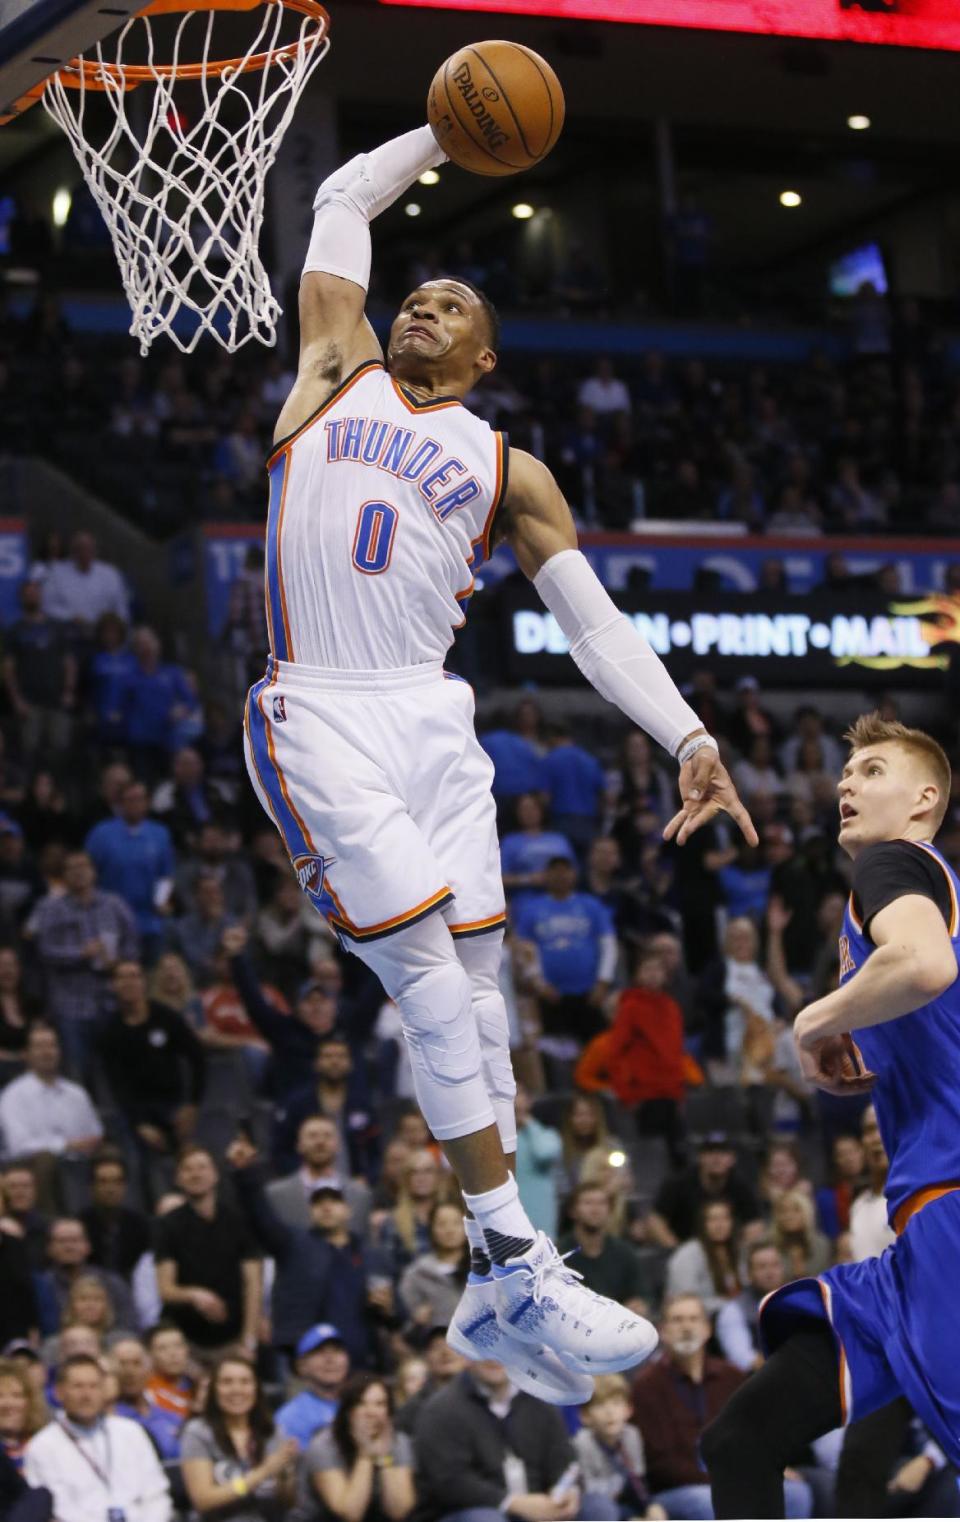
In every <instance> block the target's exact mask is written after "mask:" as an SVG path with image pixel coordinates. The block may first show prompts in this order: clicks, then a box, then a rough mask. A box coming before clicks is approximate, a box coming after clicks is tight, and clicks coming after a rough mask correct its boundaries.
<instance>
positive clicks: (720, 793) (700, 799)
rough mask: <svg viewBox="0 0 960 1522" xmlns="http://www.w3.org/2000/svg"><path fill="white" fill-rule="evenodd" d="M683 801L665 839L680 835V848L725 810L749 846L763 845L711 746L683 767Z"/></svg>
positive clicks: (725, 770)
mask: <svg viewBox="0 0 960 1522" xmlns="http://www.w3.org/2000/svg"><path fill="white" fill-rule="evenodd" d="M680 798H681V800H682V803H683V807H682V808H681V810H680V812H679V813H678V814H674V816H673V818H672V819H671V820H670V823H669V824H668V825H667V827H666V829H665V830H664V832H663V838H664V840H673V838H674V836H676V840H677V845H678V846H682V845H685V844H686V842H687V841H688V840H689V839H690V836H691V835H692V834H693V833H694V831H695V830H699V829H700V827H701V826H702V825H705V824H709V823H710V820H711V819H713V818H714V817H715V815H717V814H719V812H720V810H721V809H723V810H724V812H725V813H727V814H729V815H730V818H731V819H732V820H733V822H734V824H735V825H737V827H738V828H739V830H740V832H741V834H742V835H743V838H744V840H745V841H746V842H747V844H748V845H751V846H755V845H758V844H759V836H758V835H757V832H756V830H755V829H754V825H753V820H752V819H751V818H750V815H749V814H748V813H747V811H746V809H745V808H744V806H743V804H742V803H741V802H740V798H739V795H738V793H737V790H736V788H735V787H734V785H733V782H732V781H731V779H730V773H729V772H728V771H727V768H726V767H725V766H724V764H723V762H722V761H721V760H720V757H719V756H718V755H717V752H716V751H715V750H713V749H712V748H711V747H710V746H709V745H705V746H704V747H703V749H702V750H698V751H697V752H696V753H695V754H694V755H693V756H691V758H690V760H689V761H687V762H686V763H685V765H683V766H681V768H680Z"/></svg>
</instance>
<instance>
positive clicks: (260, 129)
mask: <svg viewBox="0 0 960 1522" xmlns="http://www.w3.org/2000/svg"><path fill="white" fill-rule="evenodd" d="M254 10H261V11H262V13H263V14H262V16H261V17H260V18H259V19H258V22H257V24H256V27H255V30H254V34H253V36H252V37H251V38H250V40H249V43H248V44H247V45H246V47H245V49H244V51H243V52H242V53H240V54H239V55H238V56H234V57H229V58H218V57H217V53H216V51H215V48H214V32H215V22H216V20H217V15H218V13H223V12H229V13H231V15H236V13H238V12H252V11H254ZM160 16H179V18H180V19H179V20H178V21H176V22H175V23H171V26H172V32H173V35H172V39H169V40H167V39H164V41H165V50H166V51H167V57H166V59H165V61H162V62H161V61H158V60H157V58H156V53H157V51H158V47H157V44H158V41H160V40H161V38H160V36H159V35H155V32H154V22H155V19H156V18H157V17H160ZM328 27H329V18H328V16H327V13H326V11H325V10H324V9H323V7H322V6H321V5H319V4H318V3H317V0H153V3H152V4H150V5H148V6H147V7H146V9H145V10H143V11H141V12H140V13H139V14H138V15H137V16H135V17H132V18H131V19H130V20H129V21H127V22H126V24H125V25H124V26H123V27H121V29H120V30H119V31H118V32H116V33H115V34H113V35H112V36H111V37H108V38H106V39H104V41H102V42H98V43H97V44H96V45H95V47H94V48H93V49H92V50H91V54H92V56H89V57H78V58H73V59H71V61H70V63H69V64H66V65H65V66H64V67H63V68H61V69H59V70H58V72H57V73H56V74H54V75H52V76H51V77H50V78H49V79H47V80H46V81H44V83H43V84H41V85H38V86H37V87H36V90H35V92H33V93H35V94H36V95H37V96H39V98H40V99H42V101H43V104H44V106H45V107H46V109H47V111H48V112H49V113H50V115H51V116H52V117H53V119H54V121H56V122H57V123H58V124H59V125H60V126H61V127H62V128H63V130H64V132H65V133H66V134H67V136H68V137H69V138H70V141H71V143H72V145H73V150H74V153H75V154H76V157H77V161H78V163H79V164H80V168H81V169H82V171H83V177H84V179H85V180H86V182H87V185H88V186H89V188H90V191H91V193H92V195H93V197H94V200H95V201H96V203H97V205H98V206H99V208H100V211H101V212H102V213H103V216H104V218H105V220H106V222H107V225H108V227H109V228H110V232H111V235H112V237H113V244H114V248H115V250H116V255H117V262H118V264H119V265H120V274H121V277H122V279H123V285H124V289H125V291H126V293H127V299H128V300H129V302H130V309H131V312H132V314H133V317H132V321H131V324H130V332H131V334H132V335H133V336H134V337H135V338H138V339H139V340H140V353H141V354H146V353H147V351H148V349H149V347H150V345H151V343H153V341H154V339H155V338H157V337H158V336H159V335H160V334H161V333H166V334H167V335H168V336H169V337H170V338H171V339H172V340H173V342H174V343H175V344H176V345H177V347H178V348H179V349H181V350H182V351H183V353H185V354H189V353H191V352H192V350H193V349H194V348H195V347H196V345H197V342H198V341H199V338H200V335H201V334H202V333H205V332H206V333H210V334H211V335H212V336H213V337H214V338H215V339H216V340H217V342H218V343H221V344H222V345H223V346H224V348H226V349H227V350H229V351H230V352H231V353H233V352H234V351H235V350H236V349H238V348H239V347H240V346H241V344H244V343H247V342H248V341H249V340H250V339H251V338H257V339H259V340H260V342H261V343H265V344H267V345H272V344H273V343H275V341H276V325H277V320H278V318H279V317H280V315H281V308H280V305H279V303H278V302H277V301H276V299H275V298H274V295H273V293H272V291H271V289H270V280H269V276H268V275H267V271H266V269H265V268H264V265H263V262H262V260H261V258H260V252H259V239H260V231H261V228H262V226H263V214H264V182H265V179H266V175H267V171H268V170H269V168H270V166H271V165H272V163H273V161H274V159H275V158H276V156H277V150H278V149H279V146H280V142H281V140H282V138H283V134H284V132H285V131H286V129H287V127H288V126H289V123H290V119H291V117H292V116H293V112H294V110H295V109H296V106H297V102H298V101H299V99H300V96H301V94H302V93H303V90H304V87H305V85H306V83H307V80H308V79H309V78H310V76H311V74H312V73H313V71H314V69H315V68H316V66H317V64H318V63H319V62H320V60H321V59H322V58H323V57H324V55H325V53H326V51H327V49H328V47H329V45H330V41H329V36H328ZM221 30H222V27H221ZM108 49H109V50H110V53H111V55H112V56H111V57H109V58H108V57H107V50H108ZM198 54H199V57H200V61H199V63H198V62H195V61H191V59H195V58H196V57H197V55H198ZM138 59H139V60H142V61H135V60H138ZM257 73H259V76H260V77H259V80H258V81H256V83H254V84H252V86H250V87H245V84H246V81H245V76H248V75H254V74H257ZM190 82H192V87H191V84H190ZM178 85H180V86H181V90H180V97H179V99H178V98H177V86H178ZM141 86H146V87H148V88H147V89H145V90H143V91H142V92H141V95H140V96H139V97H138V96H137V95H136V93H135V92H136V91H137V90H138V88H139V87H141ZM149 87H152V88H149ZM131 97H132V98H133V99H134V100H137V99H139V100H141V101H142V108H140V107H138V108H136V109H132V108H131V107H130V106H129V105H128V101H129V100H130V99H131ZM187 99H189V105H188V104H187V103H186V101H187ZM98 102H106V103H107V106H108V108H109V109H108V110H104V108H103V107H102V106H99V105H97V104H96V103H98ZM104 124H105V125H104ZM184 313H186V314H193V318H194V323H193V327H192V331H187V332H181V331H178V328H177V319H178V318H179V317H180V316H181V314H184ZM181 327H189V323H187V324H181Z"/></svg>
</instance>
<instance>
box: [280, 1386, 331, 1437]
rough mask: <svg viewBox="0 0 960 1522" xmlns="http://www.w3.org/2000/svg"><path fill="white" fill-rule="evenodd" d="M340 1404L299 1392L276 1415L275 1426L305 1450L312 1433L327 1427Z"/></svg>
mask: <svg viewBox="0 0 960 1522" xmlns="http://www.w3.org/2000/svg"><path fill="white" fill-rule="evenodd" d="M339 1406H340V1402H339V1401H336V1400H327V1399H326V1397H325V1396H322V1395H314V1393H313V1391H312V1390H301V1391H300V1394H299V1395H295V1396H294V1397H293V1399H292V1400H288V1401H287V1403H286V1405H285V1406H281V1407H280V1409H279V1411H278V1412H277V1414H276V1422H277V1426H278V1427H279V1428H280V1429H281V1431H283V1432H285V1433H286V1435H287V1437H295V1438H296V1440H297V1442H298V1443H299V1444H300V1446H301V1448H305V1447H306V1446H307V1444H308V1443H309V1441H310V1439H311V1438H312V1437H313V1435H314V1433H317V1432H320V1431H322V1430H323V1428H324V1427H329V1426H330V1424H331V1422H332V1421H333V1418H334V1417H335V1416H336V1414H337V1411H338V1410H339Z"/></svg>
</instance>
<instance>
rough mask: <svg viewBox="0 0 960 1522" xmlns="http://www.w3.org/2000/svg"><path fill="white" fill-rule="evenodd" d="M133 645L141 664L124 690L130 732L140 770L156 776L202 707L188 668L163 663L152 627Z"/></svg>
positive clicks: (137, 635) (138, 634) (126, 726)
mask: <svg viewBox="0 0 960 1522" xmlns="http://www.w3.org/2000/svg"><path fill="white" fill-rule="evenodd" d="M131 646H132V649H133V654H134V658H135V662H136V664H135V667H134V669H133V670H132V671H131V673H130V677H129V678H128V680H127V682H126V684H125V686H124V688H123V692H122V707H123V716H124V730H125V734H126V741H127V744H128V746H129V747H130V749H131V751H132V752H133V754H134V757H135V758H136V761H137V762H139V769H141V770H143V769H146V770H148V771H150V772H151V774H153V773H156V772H158V771H159V770H160V769H161V768H162V767H163V765H164V762H165V761H166V759H167V756H168V754H169V752H170V751H173V750H178V749H179V748H180V746H181V745H182V744H183V743H184V742H185V739H186V738H188V737H187V736H186V735H185V734H184V726H185V725H186V726H187V727H188V728H189V727H190V726H189V720H190V717H191V715H192V714H193V713H194V710H195V709H196V708H197V707H198V699H197V693H196V688H195V686H194V685H193V683H192V681H191V679H190V676H189V673H188V672H187V671H185V670H184V668H183V667H182V666H177V665H174V664H173V663H172V662H170V661H164V660H162V659H161V648H160V641H159V639H158V638H157V636H156V635H155V634H154V632H153V630H152V629H138V630H137V631H136V633H135V634H134V636H133V639H132V641H131Z"/></svg>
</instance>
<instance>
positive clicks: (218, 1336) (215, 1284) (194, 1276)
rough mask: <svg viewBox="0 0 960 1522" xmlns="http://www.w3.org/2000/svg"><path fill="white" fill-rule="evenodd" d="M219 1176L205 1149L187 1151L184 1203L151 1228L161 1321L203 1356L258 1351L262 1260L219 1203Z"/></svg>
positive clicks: (182, 1170) (180, 1184) (182, 1169)
mask: <svg viewBox="0 0 960 1522" xmlns="http://www.w3.org/2000/svg"><path fill="white" fill-rule="evenodd" d="M219 1182H220V1175H219V1173H218V1172H217V1167H216V1164H215V1163H214V1161H213V1158H212V1157H211V1155H210V1153H209V1152H208V1151H207V1150H206V1149H205V1148H204V1147H197V1146H192V1147H186V1148H184V1150H183V1151H182V1152H181V1154H180V1158H179V1161H178V1165H177V1188H178V1189H179V1191H180V1193H181V1194H183V1195H184V1196H185V1203H184V1204H183V1205H179V1206H177V1208H176V1209H174V1210H171V1211H169V1212H168V1213H167V1214H166V1215H164V1216H163V1217H162V1218H161V1219H160V1220H159V1221H157V1222H156V1227H155V1243H154V1257H155V1259H156V1265H157V1288H158V1289H159V1292H160V1299H161V1301H162V1303H163V1315H164V1319H166V1320H169V1321H172V1322H173V1323H174V1325H175V1326H178V1327H179V1328H180V1330H181V1331H182V1332H183V1334H184V1336H185V1337H186V1338H187V1339H188V1341H190V1342H191V1343H192V1344H193V1345H194V1347H195V1348H196V1349H197V1350H198V1351H199V1352H201V1353H202V1354H203V1355H204V1356H205V1357H210V1356H211V1355H213V1354H214V1353H216V1352H218V1351H222V1350H223V1349H224V1348H226V1347H228V1346H230V1344H235V1343H236V1342H238V1341H239V1342H241V1343H242V1344H243V1346H244V1347H245V1348H246V1349H248V1350H249V1351H251V1352H252V1351H253V1350H254V1349H255V1348H256V1346H257V1328H258V1325H259V1320H260V1304H261V1298H262V1277H261V1266H260V1255H259V1252H258V1249H257V1247H256V1244H255V1243H254V1240H253V1238H252V1236H251V1234H250V1232H249V1231H248V1229H247V1226H246V1224H245V1222H244V1220H243V1218H242V1216H241V1215H239V1214H238V1213H237V1211H235V1210H231V1209H230V1208H229V1207H228V1206H226V1205H223V1204H221V1202H220V1200H219V1199H218V1196H217V1188H218V1185H219Z"/></svg>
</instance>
